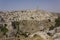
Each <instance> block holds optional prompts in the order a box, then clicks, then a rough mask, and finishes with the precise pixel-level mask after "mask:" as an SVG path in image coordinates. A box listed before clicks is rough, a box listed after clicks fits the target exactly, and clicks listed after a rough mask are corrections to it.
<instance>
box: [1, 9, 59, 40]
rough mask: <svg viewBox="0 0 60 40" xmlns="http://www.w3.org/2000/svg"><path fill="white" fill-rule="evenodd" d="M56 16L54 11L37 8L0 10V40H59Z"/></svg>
mask: <svg viewBox="0 0 60 40" xmlns="http://www.w3.org/2000/svg"><path fill="white" fill-rule="evenodd" d="M58 18H59V16H58V15H57V14H55V13H51V12H48V11H45V10H38V9H34V10H20V11H6V12H3V11H0V40H59V39H60V23H58V22H60V21H59V20H60V19H58ZM56 20H58V21H56ZM4 38H5V39H4ZM15 38H17V39H15Z"/></svg>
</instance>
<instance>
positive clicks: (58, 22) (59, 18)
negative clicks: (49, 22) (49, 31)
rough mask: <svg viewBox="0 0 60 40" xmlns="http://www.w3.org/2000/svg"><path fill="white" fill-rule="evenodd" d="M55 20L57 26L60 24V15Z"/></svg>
mask: <svg viewBox="0 0 60 40" xmlns="http://www.w3.org/2000/svg"><path fill="white" fill-rule="evenodd" d="M55 22H56V24H55V26H56V27H57V26H60V17H58V19H56V20H55Z"/></svg>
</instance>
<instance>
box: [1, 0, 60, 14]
mask: <svg viewBox="0 0 60 40" xmlns="http://www.w3.org/2000/svg"><path fill="white" fill-rule="evenodd" d="M37 8H38V9H41V10H45V11H49V12H58V13H60V0H0V11H12V10H13V11H17V10H29V9H37Z"/></svg>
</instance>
